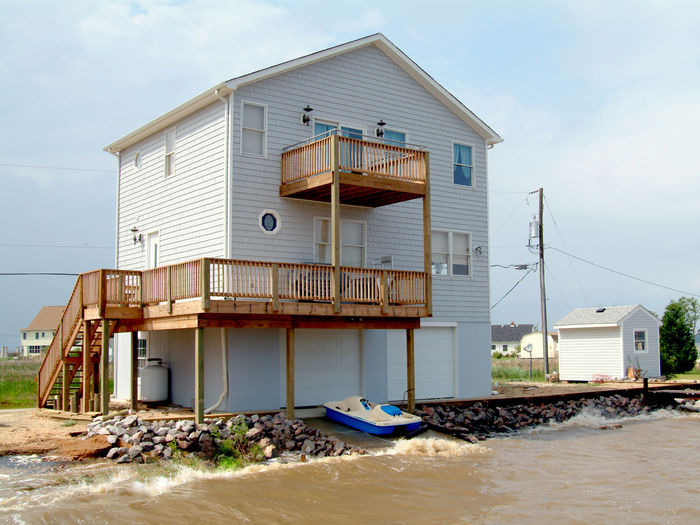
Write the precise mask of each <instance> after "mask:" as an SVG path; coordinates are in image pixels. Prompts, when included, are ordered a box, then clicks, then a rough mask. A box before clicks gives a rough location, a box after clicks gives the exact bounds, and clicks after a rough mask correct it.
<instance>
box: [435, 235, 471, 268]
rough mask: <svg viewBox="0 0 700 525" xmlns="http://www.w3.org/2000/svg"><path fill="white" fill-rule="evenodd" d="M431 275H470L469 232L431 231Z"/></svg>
mask: <svg viewBox="0 0 700 525" xmlns="http://www.w3.org/2000/svg"><path fill="white" fill-rule="evenodd" d="M431 237H432V247H433V252H432V262H433V275H467V276H470V275H471V234H469V233H463V232H452V231H433V232H432V235H431Z"/></svg>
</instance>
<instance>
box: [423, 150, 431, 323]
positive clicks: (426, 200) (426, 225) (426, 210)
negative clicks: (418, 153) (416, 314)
mask: <svg viewBox="0 0 700 525" xmlns="http://www.w3.org/2000/svg"><path fill="white" fill-rule="evenodd" d="M431 228H432V226H431V223H430V153H428V152H427V151H426V152H425V196H424V197H423V256H424V257H425V267H424V270H423V271H424V272H425V313H426V314H427V315H428V317H432V316H433V261H432V256H433V247H432V237H431V232H430V230H431Z"/></svg>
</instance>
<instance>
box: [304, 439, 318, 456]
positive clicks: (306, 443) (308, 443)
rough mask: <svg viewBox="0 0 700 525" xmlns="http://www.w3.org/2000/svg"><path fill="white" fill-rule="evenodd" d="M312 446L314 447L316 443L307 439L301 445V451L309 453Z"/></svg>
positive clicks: (311, 450) (312, 449)
mask: <svg viewBox="0 0 700 525" xmlns="http://www.w3.org/2000/svg"><path fill="white" fill-rule="evenodd" d="M314 448H316V443H315V442H314V441H312V440H310V439H307V440H306V441H304V444H303V445H302V446H301V451H302V452H306V453H307V454H311V453H312V452H313V451H314Z"/></svg>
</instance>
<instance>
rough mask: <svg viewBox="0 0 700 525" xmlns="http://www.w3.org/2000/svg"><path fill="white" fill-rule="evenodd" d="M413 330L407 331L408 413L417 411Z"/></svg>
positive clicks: (408, 329)
mask: <svg viewBox="0 0 700 525" xmlns="http://www.w3.org/2000/svg"><path fill="white" fill-rule="evenodd" d="M414 341H415V339H414V333H413V328H407V329H406V390H407V394H408V395H407V399H408V412H410V413H411V414H413V413H414V412H415V411H416V363H415V354H414Z"/></svg>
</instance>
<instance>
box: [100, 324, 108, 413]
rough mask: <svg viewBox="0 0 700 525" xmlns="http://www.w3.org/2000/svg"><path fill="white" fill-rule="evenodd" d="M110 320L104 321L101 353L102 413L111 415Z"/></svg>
mask: <svg viewBox="0 0 700 525" xmlns="http://www.w3.org/2000/svg"><path fill="white" fill-rule="evenodd" d="M108 375H109V320H108V319H102V351H101V352H100V400H101V401H102V403H101V407H100V412H102V414H104V415H107V414H108V413H109V392H108V391H107V390H108V389H109V379H108Z"/></svg>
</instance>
